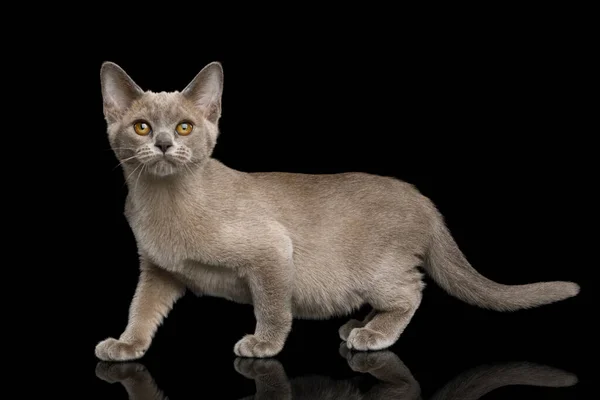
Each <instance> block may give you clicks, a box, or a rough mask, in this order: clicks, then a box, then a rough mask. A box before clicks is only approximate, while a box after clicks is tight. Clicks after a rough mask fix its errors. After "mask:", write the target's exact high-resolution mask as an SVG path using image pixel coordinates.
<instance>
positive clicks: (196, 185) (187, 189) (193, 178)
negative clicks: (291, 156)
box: [125, 158, 245, 202]
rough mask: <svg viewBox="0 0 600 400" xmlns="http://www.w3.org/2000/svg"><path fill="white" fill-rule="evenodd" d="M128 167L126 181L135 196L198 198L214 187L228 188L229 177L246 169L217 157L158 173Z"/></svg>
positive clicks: (196, 199)
mask: <svg viewBox="0 0 600 400" xmlns="http://www.w3.org/2000/svg"><path fill="white" fill-rule="evenodd" d="M129 169H131V171H125V176H126V184H127V187H128V189H129V193H130V194H131V195H132V197H134V198H147V197H149V196H150V197H152V196H157V195H158V196H161V195H167V196H169V197H177V198H180V199H185V198H186V197H189V196H191V197H193V198H194V201H196V202H197V201H199V200H201V198H203V197H204V196H205V195H209V194H210V192H211V191H212V190H215V188H218V190H219V191H226V190H227V188H228V184H230V183H231V182H232V181H234V180H232V179H227V177H230V178H231V177H233V176H243V175H245V174H244V173H243V172H239V171H235V170H233V169H231V168H229V167H227V166H225V165H224V164H222V163H220V162H219V161H217V160H215V159H212V158H210V159H208V160H207V161H206V162H204V163H202V164H201V165H196V166H194V168H189V169H184V170H183V171H180V172H179V173H177V174H173V175H171V176H166V177H158V176H154V175H151V174H148V173H140V174H138V172H136V171H135V170H133V168H129Z"/></svg>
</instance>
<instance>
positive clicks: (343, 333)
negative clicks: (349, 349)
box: [338, 319, 365, 342]
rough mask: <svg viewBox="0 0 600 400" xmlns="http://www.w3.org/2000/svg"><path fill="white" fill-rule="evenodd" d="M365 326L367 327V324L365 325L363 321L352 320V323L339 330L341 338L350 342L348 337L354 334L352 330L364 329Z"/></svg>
mask: <svg viewBox="0 0 600 400" xmlns="http://www.w3.org/2000/svg"><path fill="white" fill-rule="evenodd" d="M363 326H365V324H363V323H362V322H361V321H359V320H357V319H351V320H350V321H348V322H346V323H345V324H344V325H342V326H341V327H340V329H339V330H338V332H339V334H340V338H341V339H342V340H343V341H344V342H345V341H346V340H348V336H350V332H352V329H354V328H362V327H363Z"/></svg>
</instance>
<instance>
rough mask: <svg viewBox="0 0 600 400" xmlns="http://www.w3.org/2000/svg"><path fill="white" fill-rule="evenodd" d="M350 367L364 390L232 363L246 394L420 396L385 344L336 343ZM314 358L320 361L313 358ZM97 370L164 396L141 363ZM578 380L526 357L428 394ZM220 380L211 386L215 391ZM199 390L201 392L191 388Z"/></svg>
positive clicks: (440, 396)
mask: <svg viewBox="0 0 600 400" xmlns="http://www.w3.org/2000/svg"><path fill="white" fill-rule="evenodd" d="M339 351H340V355H341V356H342V357H344V358H345V359H346V361H347V363H348V366H349V368H350V369H352V370H353V371H355V372H356V373H357V374H361V375H359V376H362V375H364V374H369V375H371V376H372V377H374V378H376V380H377V383H376V384H375V385H373V386H372V387H370V388H369V389H368V390H366V391H365V389H364V388H361V387H359V385H358V384H357V380H356V379H348V380H340V379H333V378H330V377H327V376H316V375H309V376H303V377H298V378H293V379H289V378H288V376H287V374H286V372H285V369H284V367H283V365H282V364H281V363H280V362H279V361H277V360H276V359H272V358H271V359H260V358H236V359H235V361H234V365H233V366H234V368H235V370H236V371H237V373H239V374H240V375H242V376H244V377H245V378H247V379H252V380H253V381H254V383H255V385H256V394H254V395H253V396H249V397H246V398H244V399H246V400H250V399H255V400H270V399H273V400H275V399H278V400H287V399H296V398H297V399H315V400H319V399H334V398H335V399H338V398H339V399H348V400H375V399H378V400H386V399H402V400H417V399H421V388H420V386H419V383H418V382H417V381H416V380H415V378H414V377H413V375H412V374H411V372H410V370H409V369H408V368H407V367H406V365H404V363H403V362H402V361H401V360H400V358H398V356H397V355H396V354H395V353H393V352H392V351H389V350H382V351H375V352H354V351H352V350H349V349H348V348H347V346H346V345H345V343H342V345H341V346H340V350H339ZM317 362H318V361H317ZM96 376H97V377H98V378H100V379H102V380H104V381H106V382H108V383H117V382H118V383H120V384H121V385H123V387H124V388H125V390H126V391H127V394H128V396H129V399H130V400H166V399H167V396H166V395H164V394H163V393H162V392H161V391H160V390H159V389H158V387H157V386H156V384H155V383H154V380H153V379H152V377H151V375H150V373H149V372H148V370H147V369H146V368H145V367H144V365H142V364H140V363H110V362H99V363H98V365H97V366H96ZM576 383H577V377H576V376H575V375H573V374H570V373H568V372H565V371H562V370H559V369H556V368H551V367H547V366H544V365H537V364H532V363H526V362H518V363H504V364H495V365H482V366H480V367H477V368H474V369H471V370H468V371H465V372H463V373H462V374H460V375H459V376H457V377H456V378H454V379H452V380H451V381H450V382H448V383H447V384H446V385H444V387H442V388H441V389H440V390H438V391H437V392H436V393H435V394H434V395H433V396H432V398H431V399H432V400H477V399H479V398H481V397H483V396H484V395H486V394H487V393H489V392H491V391H493V390H495V389H497V388H500V387H503V386H509V385H530V386H545V387H567V386H572V385H575V384H576ZM218 391H219V388H218V385H215V386H214V387H213V388H211V392H216V393H218ZM191 394H192V395H195V396H201V395H202V394H203V393H191Z"/></svg>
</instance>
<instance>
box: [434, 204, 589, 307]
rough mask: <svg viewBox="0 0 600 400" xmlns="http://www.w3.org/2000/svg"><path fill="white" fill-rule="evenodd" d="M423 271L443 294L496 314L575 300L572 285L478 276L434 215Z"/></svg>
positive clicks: (577, 289)
mask: <svg viewBox="0 0 600 400" xmlns="http://www.w3.org/2000/svg"><path fill="white" fill-rule="evenodd" d="M435 221H436V222H435V223H434V229H433V237H432V242H431V245H430V247H429V249H428V252H427V257H426V260H425V265H424V268H425V270H426V271H427V272H428V273H429V275H430V276H431V277H432V278H433V280H434V281H436V282H437V284H438V285H440V286H441V287H442V288H443V289H444V290H446V291H447V292H448V293H450V294H451V295H453V296H455V297H457V298H459V299H461V300H462V301H464V302H466V303H468V304H472V305H475V306H479V307H482V308H487V309H491V310H496V311H515V310H519V309H524V308H533V307H537V306H541V305H544V304H550V303H554V302H557V301H561V300H565V299H568V298H570V297H573V296H576V295H577V294H578V293H579V285H577V284H576V283H573V282H561V281H556V282H539V283H531V284H526V285H503V284H500V283H496V282H494V281H491V280H490V279H487V278H486V277H484V276H482V275H481V274H479V273H478V272H477V271H476V270H475V269H474V268H473V267H472V266H471V264H470V263H469V262H468V261H467V259H466V257H465V256H464V254H463V253H462V252H461V251H460V249H459V248H458V245H457V244H456V242H455V241H454V239H453V238H452V235H451V234H450V231H449V230H448V228H447V226H446V224H445V223H444V220H443V217H442V216H441V215H439V214H438V218H436V220H435Z"/></svg>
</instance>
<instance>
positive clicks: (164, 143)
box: [154, 139, 173, 154]
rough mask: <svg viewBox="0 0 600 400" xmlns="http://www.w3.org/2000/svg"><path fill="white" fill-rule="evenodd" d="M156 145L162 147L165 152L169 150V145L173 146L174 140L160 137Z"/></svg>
mask: <svg viewBox="0 0 600 400" xmlns="http://www.w3.org/2000/svg"><path fill="white" fill-rule="evenodd" d="M154 145H155V146H156V147H158V148H159V149H161V151H162V152H163V154H164V153H166V152H167V150H169V147H171V146H173V142H171V141H170V140H168V139H167V140H165V139H158V140H157V141H156V142H155V143H154Z"/></svg>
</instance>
